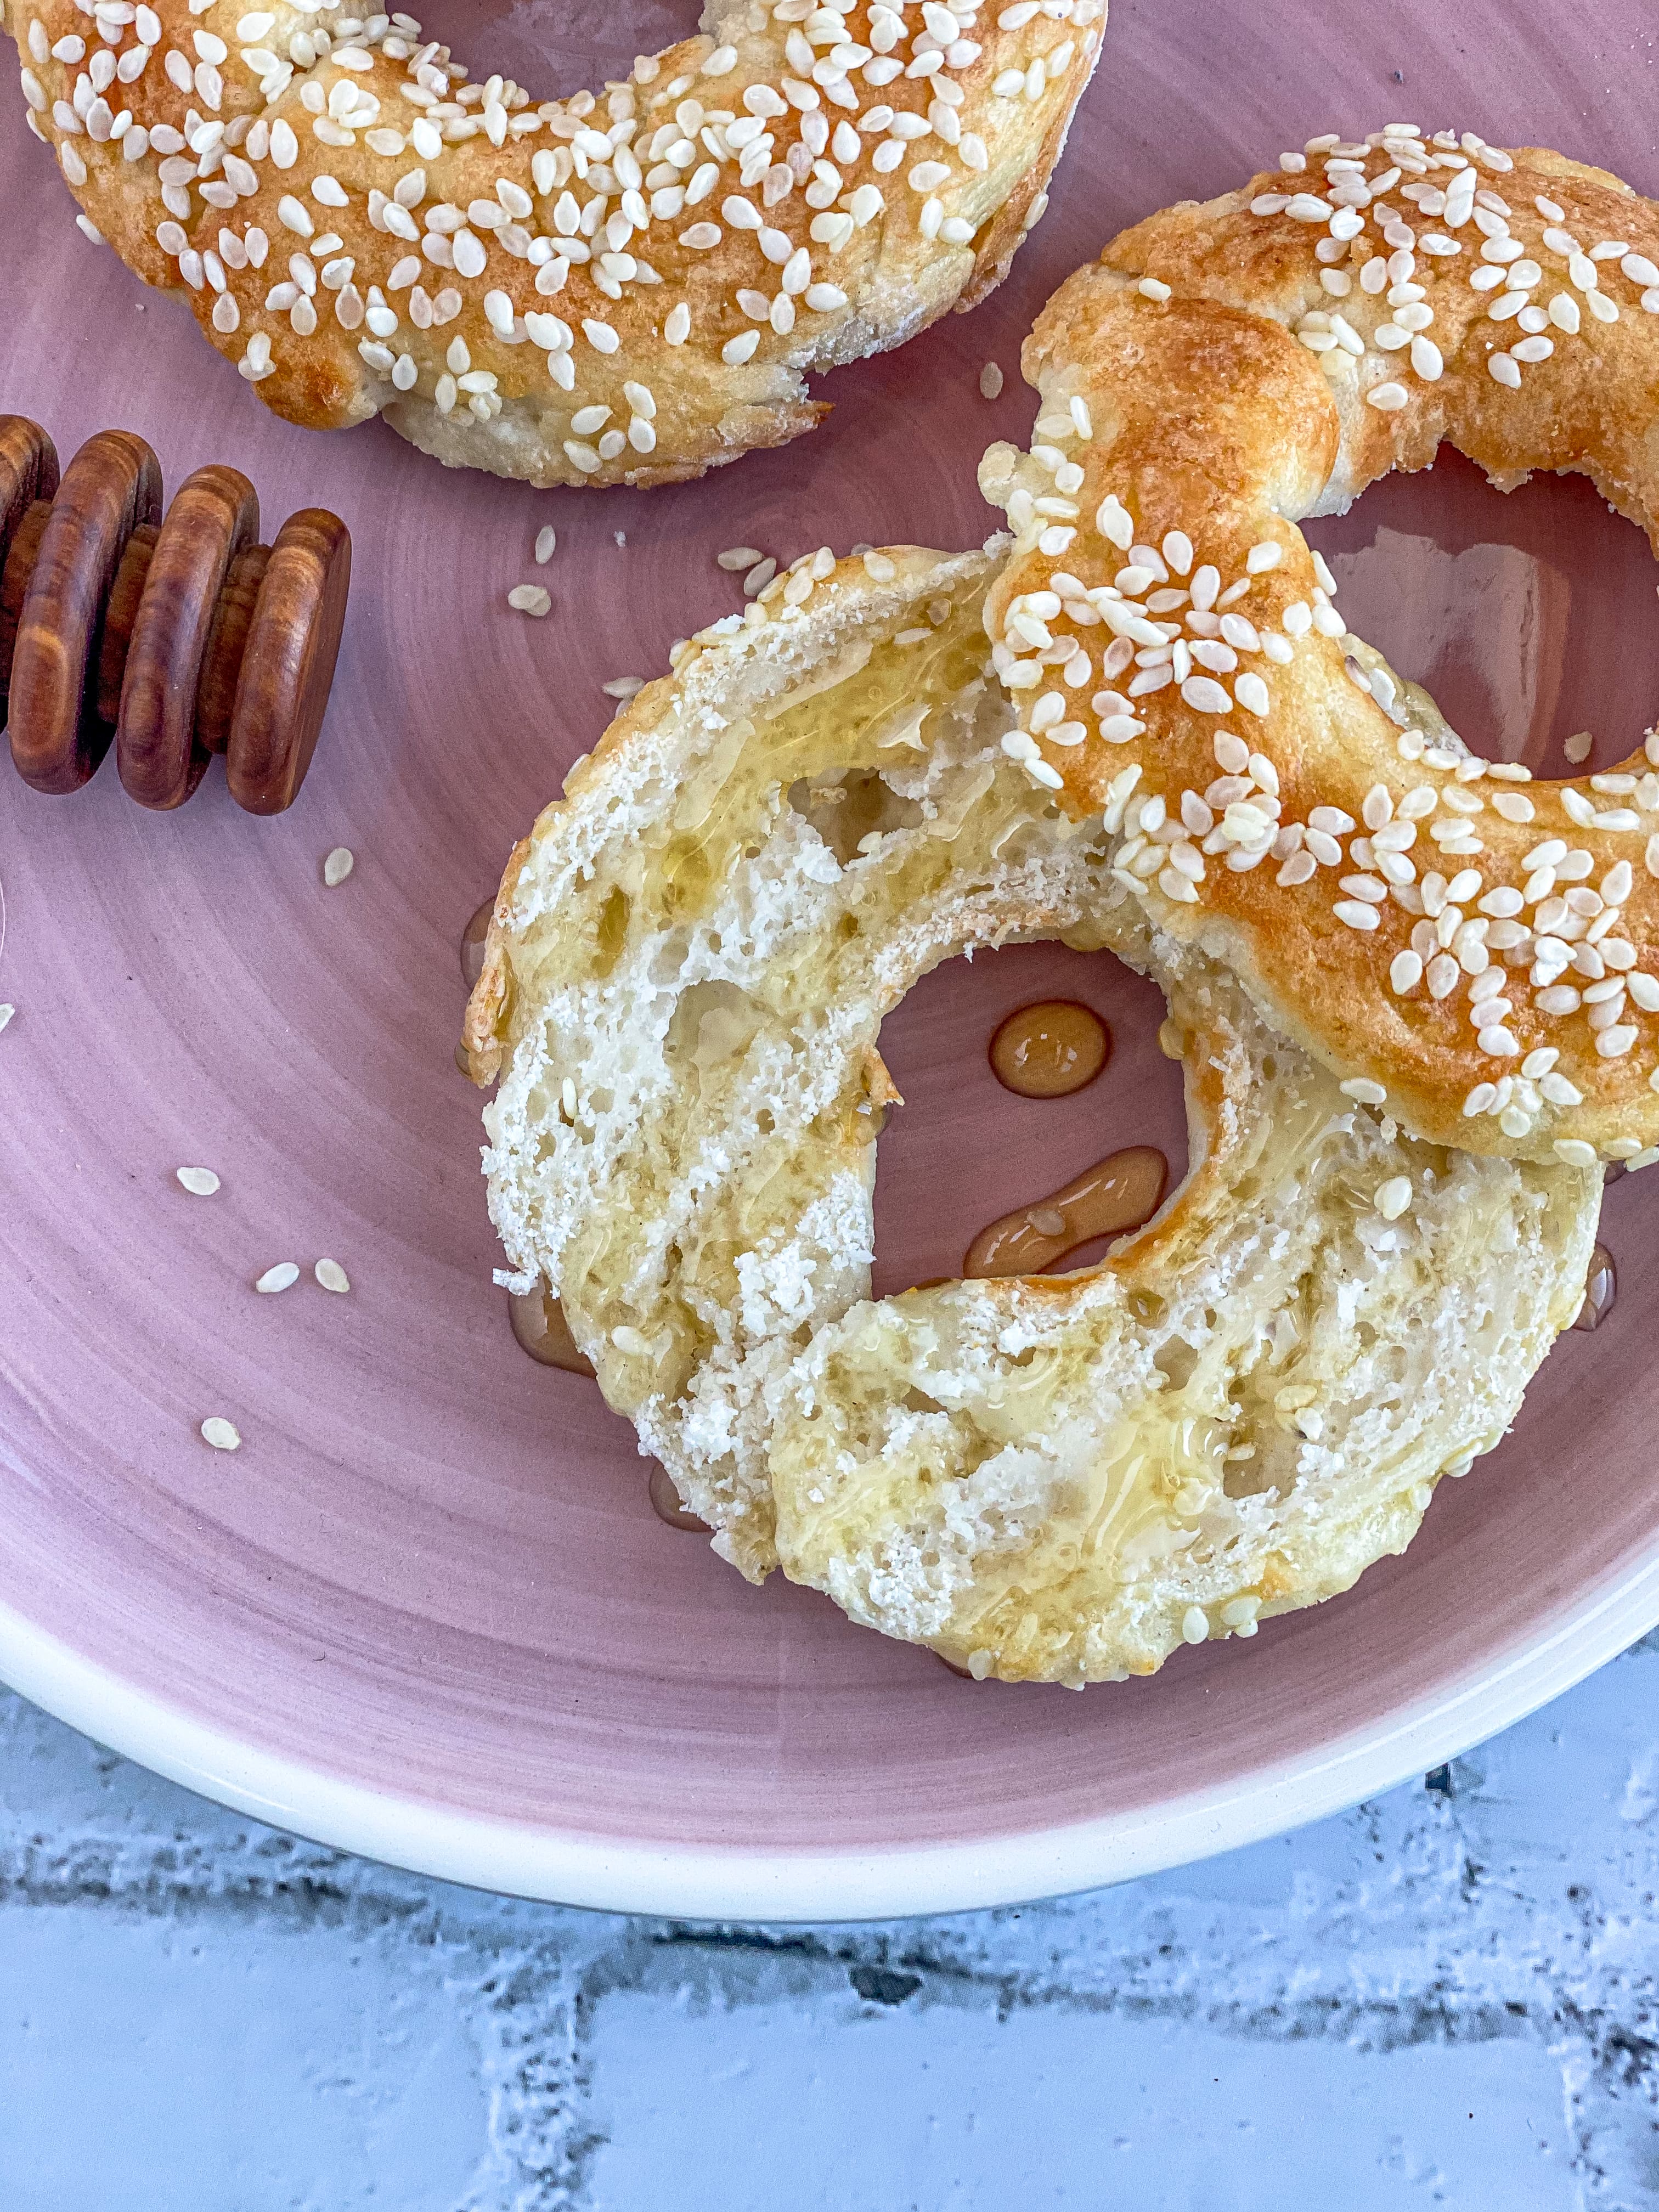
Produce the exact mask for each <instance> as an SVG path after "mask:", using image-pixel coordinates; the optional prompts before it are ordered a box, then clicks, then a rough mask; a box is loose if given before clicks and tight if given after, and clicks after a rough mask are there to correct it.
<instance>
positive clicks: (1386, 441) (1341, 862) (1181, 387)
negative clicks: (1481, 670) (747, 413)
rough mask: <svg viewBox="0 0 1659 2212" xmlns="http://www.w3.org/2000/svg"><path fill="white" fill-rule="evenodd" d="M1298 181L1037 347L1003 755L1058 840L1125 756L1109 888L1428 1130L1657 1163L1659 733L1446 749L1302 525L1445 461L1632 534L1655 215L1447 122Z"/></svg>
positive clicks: (1316, 164) (1125, 260)
mask: <svg viewBox="0 0 1659 2212" xmlns="http://www.w3.org/2000/svg"><path fill="white" fill-rule="evenodd" d="M1306 158H1307V161H1308V164H1309V167H1308V170H1307V172H1306V173H1301V174H1297V173H1290V172H1285V173H1279V174H1276V175H1275V174H1272V173H1267V174H1263V175H1261V176H1258V177H1256V178H1255V179H1253V181H1252V182H1251V183H1250V184H1249V185H1246V186H1245V187H1244V188H1243V190H1242V191H1237V192H1232V193H1229V194H1227V195H1226V196H1225V197H1223V198H1220V199H1218V200H1213V201H1211V202H1209V203H1207V204H1205V205H1203V206H1200V205H1198V204H1194V203H1191V202H1188V203H1186V204H1182V205H1181V206H1178V207H1174V208H1170V209H1166V210H1164V211H1163V212H1162V213H1161V214H1158V215H1155V216H1151V217H1149V218H1148V220H1147V221H1146V222H1142V223H1139V224H1138V225H1137V226H1136V227H1135V228H1133V229H1132V230H1128V231H1126V232H1124V233H1123V234H1122V235H1121V237H1119V238H1117V239H1115V240H1113V241H1112V243H1111V244H1110V245H1109V246H1107V247H1106V249H1105V251H1104V252H1103V254H1102V256H1101V258H1100V260H1099V261H1098V263H1097V264H1094V265H1093V266H1091V267H1089V268H1085V269H1083V270H1079V271H1078V273H1077V274H1076V275H1075V276H1073V277H1072V278H1071V279H1070V280H1069V281H1068V282H1067V283H1066V284H1064V285H1063V286H1062V287H1061V288H1060V291H1059V292H1058V293H1057V294H1056V295H1054V298H1053V300H1051V301H1049V303H1048V307H1046V308H1045V309H1044V311H1043V313H1042V315H1041V316H1040V318H1039V319H1038V321H1037V324H1036V328H1035V330H1034V331H1033V332H1032V334H1031V336H1030V338H1029V339H1028V341H1027V343H1026V347H1025V352H1024V370H1025V374H1026V376H1027V378H1028V380H1030V382H1032V383H1033V384H1035V385H1036V386H1037V387H1038V388H1039V390H1040V391H1041V392H1042V409H1041V412H1040V416H1039V419H1038V422H1037V425H1036V433H1035V435H1034V438H1033V441H1032V446H1031V450H1030V453H1028V454H1025V455H1023V456H1022V455H1019V454H1017V453H1015V452H1014V451H1013V449H1012V447H1006V446H1004V447H994V448H993V449H992V451H991V453H988V454H987V457H986V459H985V462H984V463H983V465H982V466H981V483H982V485H983V486H984V488H985V489H986V492H987V496H988V497H990V498H992V499H993V500H994V501H995V502H997V503H998V504H1000V505H1001V506H1003V507H1005V508H1006V512H1007V514H1008V517H1009V520H1010V522H1011V524H1012V526H1013V527H1014V528H1015V530H1016V532H1017V537H1018V543H1017V548H1016V554H1015V557H1014V558H1013V559H1012V561H1011V562H1009V564H1008V566H1007V568H1006V569H1005V571H1004V572H1003V574H1002V575H1001V576H1000V579H999V580H998V582H997V584H996V586H995V587H994V592H993V593H992V599H991V621H992V634H993V635H994V638H995V640H996V642H997V666H998V671H999V673H1000V677H1001V678H1002V680H1003V682H1004V683H1005V684H1007V685H1008V686H1009V687H1010V689H1011V690H1012V694H1013V696H1015V698H1016V699H1017V700H1018V702H1019V708H1018V712H1019V720H1020V724H1021V729H1020V733H1019V734H1018V737H1017V738H1015V740H1014V744H1015V748H1016V750H1018V751H1020V752H1021V754H1022V756H1023V757H1024V760H1025V763H1026V766H1027V773H1028V774H1029V775H1030V776H1031V778H1032V780H1033V781H1034V782H1035V783H1036V784H1037V785H1038V786H1039V787H1042V788H1044V789H1050V790H1054V791H1055V792H1056V793H1060V795H1061V797H1062V799H1063V803H1064V804H1065V805H1066V807H1067V809H1068V810H1070V811H1073V813H1075V814H1077V815H1079V816H1080V817H1086V816H1088V815H1091V814H1092V813H1095V812H1097V811H1098V810H1099V808H1100V806H1101V805H1102V803H1103V793H1105V792H1106V791H1107V790H1108V789H1109V787H1110V786H1111V783H1112V781H1113V779H1114V778H1115V777H1116V776H1117V775H1120V774H1121V771H1122V769H1123V768H1124V767H1125V765H1126V764H1127V763H1136V764H1139V765H1140V766H1141V767H1142V768H1143V769H1144V771H1145V774H1144V777H1143V780H1142V781H1141V783H1140V786H1139V798H1138V800H1137V811H1136V813H1135V814H1134V815H1133V817H1132V818H1131V820H1130V823H1129V826H1130V827H1131V829H1133V830H1134V831H1135V832H1136V833H1137V835H1136V836H1133V837H1132V838H1131V840H1130V841H1129V842H1128V843H1127V846H1126V848H1125V849H1124V851H1123V852H1122V853H1121V855H1120V865H1121V867H1122V869H1123V871H1124V877H1123V880H1124V882H1125V884H1126V885H1127V886H1130V887H1133V892H1134V895H1135V896H1137V897H1138V898H1139V899H1141V900H1143V901H1144V902H1146V907H1147V909H1148V913H1149V916H1150V917H1151V918H1152V920H1153V921H1154V922H1155V924H1156V926H1157V927H1158V928H1159V929H1161V930H1164V931H1166V932H1168V933H1170V934H1172V935H1175V936H1177V937H1179V938H1181V939H1182V940H1183V941H1185V942H1188V943H1191V944H1194V945H1204V946H1205V947H1206V948H1207V949H1208V950H1209V951H1212V953H1213V954H1214V955H1215V956H1216V957H1218V958H1220V959H1222V960H1224V961H1225V963H1227V964H1228V965H1229V966H1230V967H1231V968H1232V969H1234V970H1235V972H1236V973H1237V975H1239V976H1240V977H1241V979H1242V980H1243V981H1244V983H1245V984H1246V985H1247V986H1248V987H1249V990H1250V992H1251V994H1253V996H1254V997H1255V1000H1257V1002H1258V1004H1259V1005H1260V1006H1261V1007H1262V1009H1263V1011H1264V1012H1266V1014H1267V1018H1268V1019H1269V1021H1270V1022H1271V1023H1272V1024H1273V1025H1274V1026H1275V1027H1276V1028H1278V1029H1280V1030H1285V1031H1286V1032H1287V1033H1288V1034H1289V1035H1291V1036H1294V1037H1295V1038H1296V1039H1297V1042H1299V1043H1301V1044H1303V1045H1304V1046H1305V1047H1306V1048H1307V1049H1308V1050H1309V1051H1310V1052H1312V1053H1313V1054H1315V1055H1316V1057H1318V1058H1319V1059H1321V1060H1322V1061H1323V1062H1324V1063H1325V1065H1327V1066H1330V1067H1333V1068H1334V1069H1336V1070H1337V1071H1339V1072H1340V1073H1341V1074H1342V1075H1344V1076H1347V1077H1362V1078H1364V1079H1368V1080H1370V1082H1371V1083H1372V1084H1373V1085H1375V1086H1376V1095H1377V1096H1378V1097H1386V1099H1387V1102H1388V1105H1389V1110H1390V1111H1391V1112H1393V1113H1395V1114H1396V1115H1398V1117H1399V1118H1400V1120H1401V1121H1402V1122H1404V1123H1405V1124H1406V1125H1407V1127H1410V1128H1412V1129H1413V1130H1415V1131H1416V1132H1417V1133H1419V1134H1420V1135H1424V1136H1428V1137H1431V1138H1433V1139H1437V1141H1438V1142H1441V1143H1443V1144H1455V1145H1460V1146H1465V1147H1467V1148H1468V1149H1469V1150H1472V1151H1476V1152H1499V1153H1504V1154H1507V1155H1510V1156H1513V1157H1516V1158H1529V1159H1534V1160H1549V1159H1553V1158H1560V1159H1564V1160H1567V1161H1571V1162H1577V1163H1578V1164H1584V1163H1587V1162H1589V1161H1591V1160H1594V1159H1596V1158H1602V1159H1611V1160H1617V1159H1623V1160H1626V1161H1628V1160H1632V1159H1636V1158H1639V1159H1640V1160H1641V1161H1642V1162H1643V1163H1644V1164H1646V1162H1647V1161H1649V1160H1650V1159H1652V1158H1655V1157H1659V1153H1656V1152H1655V1149H1654V1148H1655V1147H1656V1146H1659V1095H1656V1088H1655V1086H1656V1085H1659V738H1656V737H1654V736H1653V735H1652V734H1651V733H1650V736H1649V738H1648V740H1647V744H1646V748H1645V750H1644V752H1641V753H1638V754H1637V755H1635V756H1634V757H1632V758H1631V759H1629V760H1627V761H1625V762H1623V763H1620V764H1619V766H1618V767H1617V768H1615V769H1612V770H1609V771H1607V772H1606V773H1601V774H1596V775H1581V776H1578V777H1575V778H1572V779H1571V780H1570V781H1565V782H1561V783H1548V782H1544V781H1535V780H1533V779H1532V778H1530V777H1529V776H1528V773H1527V771H1526V770H1525V769H1523V768H1521V767H1519V766H1516V765H1512V764H1505V763H1488V762H1486V761H1485V760H1482V759H1480V758H1478V757H1474V756H1472V754H1471V752H1470V750H1469V748H1468V745H1466V744H1465V743H1464V741H1463V738H1462V737H1461V736H1459V735H1458V734H1457V733H1456V732H1453V731H1451V730H1449V728H1448V727H1447V726H1446V723H1445V721H1444V720H1443V717H1442V716H1441V715H1440V714H1439V713H1438V711H1437V708H1435V706H1434V703H1433V702H1432V701H1431V699H1429V698H1428V697H1427V696H1426V695H1425V694H1424V693H1423V692H1421V691H1420V690H1418V689H1417V688H1416V687H1415V686H1413V685H1411V684H1402V683H1401V680H1400V678H1398V677H1397V676H1396V675H1395V674H1394V672H1393V671H1390V670H1389V669H1387V668H1385V667H1383V665H1381V663H1380V661H1379V659H1378V656H1377V655H1376V653H1373V652H1372V651H1371V649H1370V647H1368V646H1367V645H1366V644H1365V643H1364V641H1362V640H1360V639H1358V638H1357V637H1356V636H1354V635H1352V632H1351V631H1350V630H1349V629H1348V627H1347V624H1346V621H1345V620H1344V618H1343V617H1342V615H1341V612H1340V609H1339V608H1338V607H1337V606H1336V605H1335V604H1334V596H1333V594H1334V580H1333V579H1332V577H1331V576H1330V575H1329V574H1328V572H1327V571H1326V570H1324V569H1323V568H1322V565H1321V563H1320V562H1319V559H1318V556H1316V554H1314V553H1313V552H1312V551H1311V550H1310V547H1309V546H1308V544H1307V542H1306V540H1305V539H1304V537H1303V534H1302V532H1301V531H1300V530H1299V529H1298V527H1297V524H1298V522H1299V521H1300V520H1304V519H1305V518H1307V517H1309V516H1312V515H1320V514H1329V513H1340V512H1341V511H1342V510H1344V509H1345V508H1346V507H1348V505H1349V504H1350V503H1351V502H1352V500H1353V499H1354V498H1355V497H1356V496H1357V495H1358V494H1359V492H1360V491H1362V490H1363V489H1364V487H1365V486H1366V485H1367V484H1368V483H1371V482H1373V481H1374V480H1375V479H1376V477H1379V476H1381V475H1383V474H1384V473H1385V472H1386V471H1388V470H1389V469H1392V468H1404V469H1420V468H1425V467H1427V466H1428V465H1430V463H1431V461H1432V460H1433V459H1434V455H1435V452H1436V450H1437V447H1438V446H1439V444H1440V442H1441V441H1442V440H1445V441H1449V443H1451V444H1452V445H1454V446H1455V447H1458V448H1459V449H1460V450H1461V451H1462V452H1463V453H1467V454H1468V455H1469V456H1470V458H1471V459H1474V460H1475V461H1476V462H1478V463H1479V464H1480V465H1481V466H1482V467H1483V468H1484V469H1485V470H1486V471H1487V473H1488V475H1489V476H1490V477H1492V481H1493V482H1494V483H1496V484H1498V486H1499V487H1500V488H1502V489H1510V488H1511V487H1513V486H1514V485H1516V484H1517V483H1521V482H1522V481H1523V480H1524V478H1525V477H1527V476H1528V473H1529V472H1531V471H1534V470H1539V469H1550V470H1558V471H1560V470H1570V471H1579V472H1582V473H1583V474H1586V475H1588V476H1589V477H1590V478H1591V479H1592V481H1593V482H1594V483H1595V485H1596V486H1597V488H1598V489H1600V490H1601V492H1602V493H1603V495H1605V496H1606V497H1607V500H1608V501H1611V502H1612V504H1613V506H1614V507H1617V508H1618V509H1619V510H1620V513H1624V514H1626V515H1628V516H1629V517H1630V518H1631V520H1632V521H1634V522H1636V523H1638V525H1639V526H1641V527H1642V528H1643V529H1644V530H1645V531H1646V532H1648V534H1649V536H1650V538H1655V536H1656V531H1659V449H1656V445H1655V430H1654V424H1655V406H1656V393H1659V209H1656V208H1655V206H1654V205H1653V204H1651V203H1650V202H1649V201H1646V200H1644V199H1642V198H1640V197H1638V195H1637V194H1635V193H1634V192H1632V191H1631V190H1630V189H1629V188H1628V187H1627V186H1626V185H1623V184H1621V183H1620V181H1619V179H1617V178H1615V177H1611V176H1609V175H1607V173H1605V172H1603V171H1601V170H1599V169H1592V168H1588V167H1584V166H1583V164H1581V163H1578V162H1575V161H1567V160H1566V159H1565V157H1564V156H1562V155H1559V154H1554V153H1550V152H1548V151H1546V150H1543V149H1538V148H1521V149H1516V151H1515V152H1514V153H1513V154H1510V153H1508V152H1505V151H1504V150H1503V149H1498V148H1494V147H1489V146H1486V145H1485V144H1484V143H1482V142H1480V141H1479V140H1475V139H1473V138H1470V137H1466V138H1465V139H1464V140H1463V141H1462V143H1461V144H1460V143H1459V142H1458V141H1457V140H1455V138H1453V137H1451V136H1450V134H1445V136H1444V138H1443V140H1439V139H1437V140H1434V141H1431V142H1423V141H1420V140H1416V139H1413V138H1410V137H1404V136H1400V135H1396V136H1394V137H1389V136H1386V135H1385V134H1383V133H1378V134H1376V137H1374V139H1373V140H1371V141H1369V142H1366V143H1352V144H1346V145H1343V144H1333V143H1325V144H1324V145H1323V147H1322V149H1321V148H1317V147H1316V149H1313V150H1310V154H1309V155H1308V156H1307V157H1306ZM1327 163H1328V164H1329V165H1330V166H1329V167H1328V168H1323V166H1322V165H1324V164H1327ZM1460 180H1461V181H1460ZM1482 734H1486V733H1482Z"/></svg>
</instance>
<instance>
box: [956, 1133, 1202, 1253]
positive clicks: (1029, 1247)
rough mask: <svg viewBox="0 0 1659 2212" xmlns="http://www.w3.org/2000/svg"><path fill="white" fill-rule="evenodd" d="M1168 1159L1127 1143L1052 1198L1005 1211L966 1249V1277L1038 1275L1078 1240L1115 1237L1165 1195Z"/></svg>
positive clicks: (1152, 1209)
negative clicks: (1012, 1210)
mask: <svg viewBox="0 0 1659 2212" xmlns="http://www.w3.org/2000/svg"><path fill="white" fill-rule="evenodd" d="M1169 1172H1170V1165H1169V1162H1168V1161H1167V1160H1166V1159H1165V1158H1164V1155H1163V1153H1162V1152H1158V1151H1156V1150H1155V1149H1154V1147H1153V1146H1151V1145H1130V1146H1127V1147H1126V1148H1125V1149H1124V1150H1123V1151H1122V1152H1109V1153H1108V1154H1107V1156H1106V1158H1104V1159H1103V1160H1097V1161H1096V1163H1095V1164H1094V1166H1093V1167H1091V1168H1085V1170H1084V1172H1083V1173H1082V1174H1081V1175H1080V1176H1075V1177H1074V1178H1073V1181H1072V1182H1068V1183H1067V1184H1066V1185H1065V1187H1064V1188H1062V1189H1060V1190H1057V1191H1055V1193H1054V1195H1053V1197H1052V1198H1045V1199H1043V1200H1042V1201H1041V1202H1040V1203H1039V1204H1038V1205H1036V1206H1019V1207H1018V1208H1017V1209H1016V1211H1015V1212H1012V1213H1005V1214H1004V1215H1003V1216H1002V1218H1001V1219H1000V1221H994V1222H992V1224H991V1225H990V1226H989V1228H988V1229H981V1231H980V1232H979V1235H978V1236H977V1237H975V1239H974V1241H973V1243H971V1244H970V1245H969V1247H968V1256H967V1258H966V1259H965V1260H964V1261H963V1263H962V1272H963V1274H964V1275H966V1276H968V1277H969V1278H970V1279H971V1278H973V1277H975V1276H977V1277H981V1278H982V1277H984V1276H987V1275H1036V1274H1040V1273H1042V1269H1043V1268H1045V1267H1053V1265H1054V1261H1056V1260H1058V1259H1060V1258H1062V1257H1063V1256H1064V1255H1065V1254H1066V1253H1067V1252H1073V1251H1075V1250H1076V1249H1077V1248H1078V1246H1079V1244H1087V1243H1091V1241H1092V1240H1093V1239H1094V1238H1095V1237H1115V1236H1119V1235H1121V1233H1122V1231H1124V1230H1126V1229H1139V1226H1140V1225H1141V1223H1142V1222H1143V1221H1149V1220H1151V1218H1152V1215H1153V1214H1154V1213H1156V1212H1157V1211H1158V1201H1159V1200H1160V1199H1161V1198H1162V1197H1163V1195H1164V1180H1165V1178H1166V1177H1167V1176H1168V1175H1169Z"/></svg>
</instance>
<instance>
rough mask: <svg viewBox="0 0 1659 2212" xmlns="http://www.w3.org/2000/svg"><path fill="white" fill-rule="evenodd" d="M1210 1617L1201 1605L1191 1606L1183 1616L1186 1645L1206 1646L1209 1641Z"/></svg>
mask: <svg viewBox="0 0 1659 2212" xmlns="http://www.w3.org/2000/svg"><path fill="white" fill-rule="evenodd" d="M1209 1635H1210V1620H1209V1615H1208V1614H1207V1613H1206V1612H1205V1610H1204V1608H1203V1607H1202V1606H1201V1605H1189V1606H1188V1608H1187V1610H1186V1612H1185V1613H1182V1616H1181V1636H1182V1642H1183V1643H1186V1644H1205V1643H1207V1642H1208V1641H1209Z"/></svg>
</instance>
